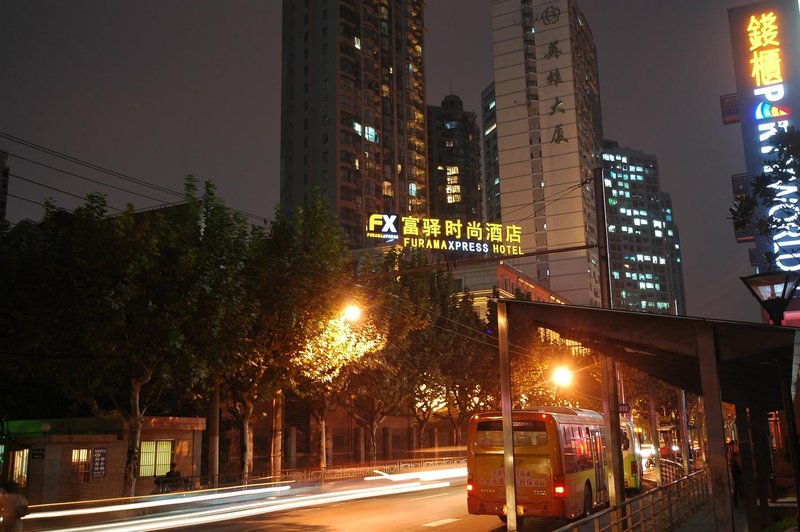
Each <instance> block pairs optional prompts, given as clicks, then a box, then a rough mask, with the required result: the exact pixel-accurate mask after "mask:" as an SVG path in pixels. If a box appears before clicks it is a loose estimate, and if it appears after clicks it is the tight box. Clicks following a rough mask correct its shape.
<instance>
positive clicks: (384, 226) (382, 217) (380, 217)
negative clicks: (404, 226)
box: [367, 214, 397, 236]
mask: <svg viewBox="0 0 800 532" xmlns="http://www.w3.org/2000/svg"><path fill="white" fill-rule="evenodd" d="M395 222H397V215H396V214H370V215H369V223H368V224H367V230H368V231H370V232H374V231H376V230H377V229H378V228H379V227H380V232H381V233H385V234H386V236H397V227H395V225H394V224H395Z"/></svg>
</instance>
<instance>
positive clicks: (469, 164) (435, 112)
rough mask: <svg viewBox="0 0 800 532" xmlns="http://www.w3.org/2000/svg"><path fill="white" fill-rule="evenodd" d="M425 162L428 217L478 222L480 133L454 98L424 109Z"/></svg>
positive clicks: (472, 115) (479, 203)
mask: <svg viewBox="0 0 800 532" xmlns="http://www.w3.org/2000/svg"><path fill="white" fill-rule="evenodd" d="M428 161H429V162H428V168H429V169H430V171H429V173H428V179H429V182H430V186H429V194H428V198H429V200H430V215H431V217H433V218H443V219H462V220H481V219H482V212H483V208H482V203H483V202H482V196H483V189H482V183H481V167H480V161H481V147H480V132H479V130H478V124H477V121H476V118H475V113H472V112H469V111H464V104H463V102H462V101H461V98H459V97H458V96H456V95H453V94H451V95H449V96H445V97H444V99H443V100H442V105H441V106H440V107H434V106H432V105H429V106H428Z"/></svg>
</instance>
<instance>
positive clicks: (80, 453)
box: [72, 449, 90, 482]
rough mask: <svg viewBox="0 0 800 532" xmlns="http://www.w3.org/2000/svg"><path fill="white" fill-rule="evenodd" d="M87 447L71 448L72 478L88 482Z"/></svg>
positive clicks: (76, 480)
mask: <svg viewBox="0 0 800 532" xmlns="http://www.w3.org/2000/svg"><path fill="white" fill-rule="evenodd" d="M89 454H90V452H89V449H72V480H74V481H75V482H89Z"/></svg>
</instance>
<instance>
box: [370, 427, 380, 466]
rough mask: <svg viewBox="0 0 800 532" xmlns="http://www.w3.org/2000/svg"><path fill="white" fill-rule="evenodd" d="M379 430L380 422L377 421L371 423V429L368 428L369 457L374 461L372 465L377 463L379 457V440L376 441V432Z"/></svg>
mask: <svg viewBox="0 0 800 532" xmlns="http://www.w3.org/2000/svg"><path fill="white" fill-rule="evenodd" d="M377 432H378V424H377V423H370V424H369V429H368V430H367V450H368V452H369V459H370V462H372V465H375V462H376V461H377V459H378V449H377V442H376V441H375V440H376V439H377V438H376V436H375V435H376V433H377Z"/></svg>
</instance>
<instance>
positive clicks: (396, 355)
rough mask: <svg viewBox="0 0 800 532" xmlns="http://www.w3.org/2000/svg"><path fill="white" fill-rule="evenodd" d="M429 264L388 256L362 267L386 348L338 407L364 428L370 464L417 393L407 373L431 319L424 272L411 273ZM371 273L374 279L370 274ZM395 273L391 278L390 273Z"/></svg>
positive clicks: (419, 257)
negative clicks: (382, 435)
mask: <svg viewBox="0 0 800 532" xmlns="http://www.w3.org/2000/svg"><path fill="white" fill-rule="evenodd" d="M426 264H427V259H426V257H425V256H424V255H423V254H421V253H400V252H398V251H396V250H394V251H390V252H388V253H387V254H385V255H384V256H383V257H382V259H381V260H380V261H378V262H376V263H372V262H370V261H367V262H366V263H365V264H364V265H362V270H361V272H360V274H361V275H362V279H361V280H360V284H361V286H362V291H363V293H364V294H366V298H367V307H368V313H369V314H370V316H371V318H372V320H373V323H374V324H375V325H376V327H377V329H378V332H379V334H381V336H382V337H383V338H385V344H384V346H383V348H382V349H380V350H379V351H378V352H377V353H376V355H375V358H374V359H373V361H374V363H373V364H370V365H369V366H364V367H362V368H360V369H359V370H357V371H354V372H353V373H352V374H351V378H350V379H349V382H348V383H347V387H346V389H345V390H344V393H343V394H342V395H341V397H340V398H339V401H338V402H339V404H340V405H341V406H342V407H343V408H344V409H345V410H346V411H347V413H348V414H349V415H350V417H351V418H352V419H353V420H354V421H355V423H356V424H357V425H358V426H359V427H361V428H363V429H364V432H365V434H366V440H367V441H366V444H367V445H366V447H367V453H368V457H369V459H370V461H372V462H375V460H376V459H377V444H376V441H377V431H378V428H379V427H380V425H381V424H382V423H383V422H384V421H385V420H386V418H387V417H388V416H389V415H391V414H398V413H400V411H401V407H402V406H405V405H406V404H407V401H408V398H409V397H410V395H411V393H412V388H413V384H414V383H413V381H412V380H411V376H410V374H409V372H408V368H409V366H410V358H412V357H414V356H416V353H414V352H413V350H412V348H411V346H412V342H411V336H412V335H413V334H415V333H416V332H417V331H419V330H422V329H424V328H425V326H426V325H427V323H428V322H429V320H430V308H429V304H428V297H427V296H428V294H427V287H426V285H425V283H424V279H425V277H424V274H419V273H407V274H403V270H414V269H415V268H418V267H422V266H424V265H426ZM370 274H372V275H370ZM389 274H391V275H389Z"/></svg>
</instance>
